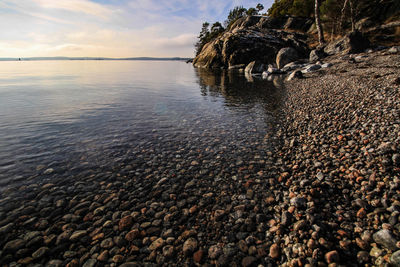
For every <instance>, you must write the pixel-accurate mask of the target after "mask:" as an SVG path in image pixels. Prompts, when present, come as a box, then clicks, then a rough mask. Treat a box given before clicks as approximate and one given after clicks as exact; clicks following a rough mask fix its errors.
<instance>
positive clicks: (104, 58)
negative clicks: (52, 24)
mask: <svg viewBox="0 0 400 267" xmlns="http://www.w3.org/2000/svg"><path fill="white" fill-rule="evenodd" d="M189 59H193V58H192V57H115V58H114V57H85V56H83V57H66V56H55V57H0V61H29V60H176V61H179V60H189Z"/></svg>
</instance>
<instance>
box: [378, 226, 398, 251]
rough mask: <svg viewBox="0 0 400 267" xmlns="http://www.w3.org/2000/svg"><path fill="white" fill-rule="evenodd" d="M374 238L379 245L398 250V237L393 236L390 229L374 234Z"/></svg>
mask: <svg viewBox="0 0 400 267" xmlns="http://www.w3.org/2000/svg"><path fill="white" fill-rule="evenodd" d="M372 238H373V239H374V241H375V242H376V243H378V244H379V245H382V246H384V247H385V248H387V249H390V250H393V251H394V250H397V246H396V242H397V241H396V239H395V238H394V237H393V235H392V233H391V232H390V231H389V230H385V229H383V230H380V231H378V232H376V233H375V234H373V236H372Z"/></svg>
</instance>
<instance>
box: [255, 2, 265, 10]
mask: <svg viewBox="0 0 400 267" xmlns="http://www.w3.org/2000/svg"><path fill="white" fill-rule="evenodd" d="M256 9H257V10H258V12H261V10H263V9H264V6H263V5H262V4H260V3H258V4H257V6H256Z"/></svg>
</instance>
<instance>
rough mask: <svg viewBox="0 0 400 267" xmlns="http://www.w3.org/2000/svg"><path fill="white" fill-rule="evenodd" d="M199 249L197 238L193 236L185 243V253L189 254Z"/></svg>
mask: <svg viewBox="0 0 400 267" xmlns="http://www.w3.org/2000/svg"><path fill="white" fill-rule="evenodd" d="M196 249H197V240H196V239H194V238H193V237H191V238H189V239H188V240H186V241H185V243H183V253H184V254H185V255H186V256H188V255H190V254H191V253H193V252H194V251H195V250H196Z"/></svg>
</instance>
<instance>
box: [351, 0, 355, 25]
mask: <svg viewBox="0 0 400 267" xmlns="http://www.w3.org/2000/svg"><path fill="white" fill-rule="evenodd" d="M350 13H351V15H350V18H351V31H352V32H354V31H355V30H356V26H355V25H356V23H355V19H354V17H355V12H354V5H353V1H352V0H350Z"/></svg>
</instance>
